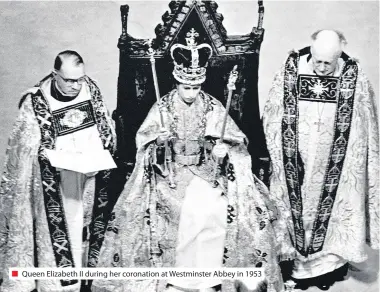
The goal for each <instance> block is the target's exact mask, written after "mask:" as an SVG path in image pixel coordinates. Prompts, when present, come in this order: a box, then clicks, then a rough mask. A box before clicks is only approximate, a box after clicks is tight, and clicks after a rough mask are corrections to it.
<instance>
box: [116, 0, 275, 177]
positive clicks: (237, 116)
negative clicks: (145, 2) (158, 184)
mask: <svg viewBox="0 0 380 292" xmlns="http://www.w3.org/2000/svg"><path fill="white" fill-rule="evenodd" d="M169 8H170V11H166V12H165V13H164V14H163V15H162V20H163V23H162V24H158V25H157V27H156V28H155V33H156V38H154V39H153V40H152V42H151V44H152V46H153V48H154V49H155V51H156V54H155V59H156V71H157V79H158V84H159V89H160V93H161V96H163V95H165V94H167V93H168V92H169V91H171V90H172V89H173V88H174V86H175V79H174V77H173V76H172V71H173V66H174V65H173V62H172V59H171V57H170V48H171V46H172V45H173V44H176V43H182V44H184V43H186V42H185V37H186V33H187V32H189V31H190V30H191V29H192V28H194V29H195V30H196V31H197V32H198V34H199V36H198V44H199V43H208V44H209V45H210V46H211V47H212V49H213V56H212V58H211V59H210V61H209V63H208V67H207V75H206V81H205V83H204V84H203V86H202V87H203V90H204V91H206V92H207V93H209V94H211V95H212V96H214V97H215V98H217V99H219V100H220V101H221V102H222V103H223V104H224V105H225V104H226V100H227V95H228V90H227V87H226V85H227V82H228V77H229V73H230V71H231V70H232V68H233V67H234V65H237V66H238V72H239V77H238V80H237V82H236V90H235V91H234V95H233V98H232V103H231V108H230V112H229V114H230V116H231V117H232V118H233V119H234V120H235V122H236V123H237V125H238V126H239V128H240V129H241V130H242V131H243V132H244V133H245V134H246V135H247V137H248V139H249V142H250V143H249V146H248V150H249V153H250V154H251V157H252V171H253V172H254V173H255V174H256V175H257V176H258V177H259V178H260V179H262V180H263V181H264V182H267V179H268V165H269V159H268V153H267V148H266V143H265V139H264V133H263V128H262V123H261V119H260V113H259V103H258V88H257V81H258V66H259V55H260V46H261V42H262V40H263V36H264V29H263V28H262V22H263V15H264V7H263V1H258V25H257V27H254V28H253V29H252V31H251V32H250V33H248V34H245V35H227V31H226V29H225V28H224V26H223V23H222V22H223V15H222V14H220V13H218V12H217V8H218V5H217V3H216V2H215V1H199V0H190V1H171V2H170V3H169ZM120 10H121V21H122V34H121V36H120V38H119V43H118V47H119V49H120V68H119V78H118V93H117V108H116V110H115V111H114V112H113V119H114V120H115V121H116V131H117V138H118V139H117V164H118V168H119V170H120V172H121V176H120V178H121V179H122V180H124V182H125V179H126V178H127V177H128V175H129V174H130V173H131V171H132V170H133V167H134V163H135V155H136V144H135V136H136V132H137V130H138V129H139V127H140V125H141V124H142V122H143V121H144V119H145V118H146V116H147V114H148V111H149V109H150V108H151V106H152V105H153V103H154V102H155V101H156V98H155V90H154V83H153V76H152V69H151V64H150V61H149V55H148V46H147V42H148V40H147V39H136V38H133V37H132V36H130V35H129V34H128V33H127V28H128V13H129V6H128V5H122V6H121V8H120ZM120 184H123V181H121V182H120Z"/></svg>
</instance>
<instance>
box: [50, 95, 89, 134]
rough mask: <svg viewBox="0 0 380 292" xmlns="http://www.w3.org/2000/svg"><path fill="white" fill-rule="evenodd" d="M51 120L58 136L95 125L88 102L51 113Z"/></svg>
mask: <svg viewBox="0 0 380 292" xmlns="http://www.w3.org/2000/svg"><path fill="white" fill-rule="evenodd" d="M53 119H54V126H55V128H56V129H57V131H58V133H57V135H58V136H63V135H67V134H70V133H74V132H76V131H79V130H82V129H85V128H88V127H91V126H93V125H95V119H94V115H93V109H92V105H91V102H90V101H89V100H87V101H84V102H81V103H78V104H75V105H72V106H68V107H65V108H62V109H60V110H56V111H53Z"/></svg>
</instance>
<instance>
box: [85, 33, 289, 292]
mask: <svg viewBox="0 0 380 292" xmlns="http://www.w3.org/2000/svg"><path fill="white" fill-rule="evenodd" d="M187 36H188V38H187V39H186V40H187V45H186V46H184V45H181V44H176V45H174V46H173V47H172V49H171V56H172V58H173V60H174V64H175V68H174V71H173V75H174V77H175V79H176V80H177V81H178V84H177V86H176V89H174V90H172V91H171V92H169V93H168V94H167V95H165V96H163V97H162V98H161V99H160V101H159V102H158V103H155V104H154V105H153V107H152V108H151V110H150V112H149V113H148V116H147V117H146V119H145V121H144V122H143V124H142V125H141V127H140V129H139V130H138V132H137V136H136V144H137V156H136V165H135V168H134V171H133V173H132V175H131V177H130V178H129V180H128V181H127V183H126V185H125V188H124V191H123V192H122V194H121V196H120V197H119V199H118V202H117V203H116V206H115V208H114V216H113V218H112V219H111V221H110V223H109V227H108V230H109V231H108V232H107V233H106V235H105V240H104V244H103V247H102V249H101V252H100V255H99V265H98V267H128V268H141V267H150V268H155V267H157V268H158V267H178V268H182V267H189V268H214V269H218V268H223V267H227V268H228V267H242V268H243V267H244V268H250V267H262V268H263V272H265V280H264V281H262V282H261V283H257V281H256V282H255V281H235V280H220V279H211V278H210V279H208V278H205V279H202V280H198V279H184V278H182V279H181V278H178V279H172V280H158V279H145V280H112V281H111V280H95V281H94V282H93V285H92V291H94V292H105V291H109V292H110V291H115V292H129V291H130V292H153V291H157V292H161V291H168V292H169V291H173V292H174V291H207V292H208V291H210V292H211V291H223V292H227V291H228V292H232V291H234V292H235V291H271V292H274V291H282V279H281V278H280V273H279V268H278V265H277V257H276V256H277V255H276V245H275V238H274V232H273V229H272V225H271V220H272V216H271V215H270V212H269V211H268V209H267V207H266V205H267V204H266V201H265V198H266V196H268V193H267V189H266V187H265V185H264V184H263V183H262V182H261V181H259V180H258V179H257V178H256V177H255V176H254V175H253V174H252V172H251V159H250V155H249V153H248V151H247V144H248V141H247V138H246V136H245V135H244V133H242V132H241V131H240V129H239V128H238V127H237V126H236V124H235V123H234V121H233V120H232V119H231V118H230V117H229V116H228V117H227V123H226V129H225V133H224V140H223V142H222V141H219V140H218V139H219V138H220V136H221V128H222V121H223V118H224V116H225V113H226V110H225V108H224V107H223V106H222V104H221V103H220V102H219V101H218V100H216V99H215V98H214V97H212V96H210V95H209V94H207V93H206V92H204V91H202V90H201V84H202V83H203V82H204V81H205V79H206V66H207V61H208V59H209V58H210V57H211V55H212V49H211V47H210V46H209V45H207V44H201V45H198V46H197V44H196V42H195V37H194V36H195V33H194V30H192V31H190V32H189V33H188V34H187ZM160 115H162V117H163V124H164V127H162V126H161V118H160ZM165 143H167V145H168V147H165ZM168 157H169V159H168ZM216 161H218V162H219V167H218V168H217V171H216V172H215V171H214V169H215V163H216ZM239 289H240V290H239ZM244 289H245V290H244Z"/></svg>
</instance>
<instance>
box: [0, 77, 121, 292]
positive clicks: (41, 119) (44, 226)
mask: <svg viewBox="0 0 380 292" xmlns="http://www.w3.org/2000/svg"><path fill="white" fill-rule="evenodd" d="M51 81H52V77H51V76H47V77H46V78H44V79H43V80H42V81H41V82H39V84H37V85H36V86H35V87H33V88H32V89H30V90H28V91H27V93H26V94H25V95H24V96H23V98H22V101H21V104H20V111H19V116H18V118H17V121H16V122H15V125H14V127H13V130H12V133H11V136H10V138H9V142H8V148H7V152H6V158H5V166H4V171H3V174H2V178H1V186H0V248H1V249H0V264H1V266H0V267H1V273H2V280H3V282H2V284H1V285H0V291H2V292H8V291H9V292H15V291H17V292H30V291H32V290H34V289H38V291H39V292H63V291H68V292H78V291H79V289H80V281H79V280H58V279H50V280H39V281H35V280H10V279H9V275H8V272H9V268H10V267H24V268H26V267H59V268H64V267H80V266H81V261H82V259H81V257H82V256H81V249H82V245H83V250H86V251H87V252H88V254H87V255H86V254H85V255H84V256H83V257H84V261H83V262H84V263H85V264H87V265H88V266H90V267H93V266H95V265H96V262H97V255H98V251H99V249H100V246H101V243H102V239H103V237H102V236H103V234H104V232H105V228H106V224H107V223H106V220H107V218H108V216H109V213H110V211H109V208H108V205H107V202H108V193H109V183H108V181H109V178H110V171H109V170H105V171H99V172H98V173H97V174H96V176H90V177H88V178H87V177H85V176H84V175H82V174H79V173H76V172H72V171H67V170H62V171H59V170H58V169H56V168H55V167H53V166H51V164H50V162H49V159H48V157H47V155H46V152H45V150H46V149H57V147H58V148H61V147H63V148H65V146H64V144H67V143H68V142H67V141H66V142H65V141H64V140H65V139H66V140H69V139H71V138H70V137H69V136H60V135H59V129H61V130H67V131H72V129H70V127H66V126H62V124H60V125H61V126H62V127H61V128H59V125H58V124H57V123H56V122H57V120H56V119H55V117H56V116H55V114H54V111H53V110H52V108H51V104H49V101H48V100H49V99H50V101H52V100H51V97H48V91H49V88H50V82H51ZM83 90H86V92H87V93H88V95H89V96H90V99H89V100H86V101H84V104H85V105H84V106H85V107H87V110H88V111H87V114H89V115H90V116H92V117H93V119H90V118H88V117H89V116H87V118H85V119H80V123H81V125H79V124H78V125H79V127H80V128H81V129H80V130H78V132H75V133H74V134H76V133H78V134H79V136H80V133H83V131H90V132H92V135H93V134H94V133H95V135H96V133H97V135H98V137H95V138H97V139H100V147H102V148H103V147H104V149H108V150H109V151H110V152H111V153H113V151H114V146H115V131H114V128H113V124H112V121H111V118H110V116H109V114H108V111H107V109H106V107H105V105H104V102H103V98H102V96H101V93H100V90H99V88H98V87H97V85H96V83H95V82H94V81H92V80H91V79H90V78H86V82H85V83H84V84H83V86H82V90H81V93H82V91H83ZM81 93H80V94H81ZM73 106H74V107H75V106H76V105H73ZM81 110H83V111H81ZM75 111H76V113H78V112H81V113H82V114H81V115H82V117H84V116H86V114H84V112H85V111H84V109H83V108H78V109H75ZM56 112H57V111H56ZM71 113H73V112H71ZM66 116H67V115H66ZM67 121H68V122H70V120H67ZM71 122H73V120H71ZM76 122H78V121H76ZM70 135H71V134H70ZM85 136H86V137H88V135H85ZM67 137H68V138H69V139H67ZM62 139H63V140H62ZM90 147H91V145H88V149H91V148H90ZM78 192H82V193H78ZM78 204H83V205H81V206H80V205H78ZM77 207H78V208H77ZM75 208H77V209H75ZM65 209H68V210H65ZM78 214H83V218H72V217H71V216H72V215H74V216H77V215H78ZM68 216H70V218H68ZM76 219H79V221H78V222H76V224H77V228H76V229H75V228H73V227H74V224H75V220H76ZM81 222H83V225H85V226H88V228H86V230H87V231H88V232H87V235H86V234H85V237H87V238H86V240H85V241H84V242H83V243H82V236H81V235H82V225H81V224H80V223H81ZM78 228H79V229H78ZM76 231H78V232H76ZM74 232H75V234H74ZM71 236H72V237H71Z"/></svg>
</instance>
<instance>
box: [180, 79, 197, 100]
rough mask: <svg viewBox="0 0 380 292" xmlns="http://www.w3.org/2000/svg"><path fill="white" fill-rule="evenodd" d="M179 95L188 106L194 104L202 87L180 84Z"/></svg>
mask: <svg viewBox="0 0 380 292" xmlns="http://www.w3.org/2000/svg"><path fill="white" fill-rule="evenodd" d="M177 89H178V95H179V96H180V98H181V99H182V100H183V101H184V102H185V103H187V104H192V103H193V102H194V101H195V99H196V97H197V96H198V94H199V91H201V86H200V85H189V84H183V83H180V84H178V85H177Z"/></svg>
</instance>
